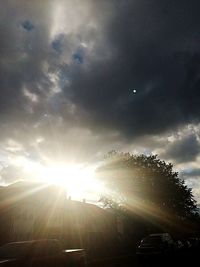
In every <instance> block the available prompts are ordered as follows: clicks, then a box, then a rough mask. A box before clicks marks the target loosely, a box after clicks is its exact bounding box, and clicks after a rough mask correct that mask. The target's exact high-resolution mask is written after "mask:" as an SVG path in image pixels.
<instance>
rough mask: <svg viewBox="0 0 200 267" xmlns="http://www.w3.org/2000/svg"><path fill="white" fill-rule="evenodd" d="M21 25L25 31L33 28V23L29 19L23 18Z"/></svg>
mask: <svg viewBox="0 0 200 267" xmlns="http://www.w3.org/2000/svg"><path fill="white" fill-rule="evenodd" d="M21 26H22V27H23V28H24V30H26V31H27V32H30V31H32V30H33V29H34V25H33V24H32V23H31V22H30V21H29V20H25V21H23V22H22V23H21Z"/></svg>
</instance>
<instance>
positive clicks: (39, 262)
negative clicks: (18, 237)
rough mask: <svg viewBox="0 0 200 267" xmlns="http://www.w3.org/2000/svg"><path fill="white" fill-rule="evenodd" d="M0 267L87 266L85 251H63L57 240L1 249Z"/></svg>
mask: <svg viewBox="0 0 200 267" xmlns="http://www.w3.org/2000/svg"><path fill="white" fill-rule="evenodd" d="M0 266H9V267H20V266H24V267H30V266H32V267H33V266H34V267H42V266H45V267H53V266H56V267H64V266H70V267H71V266H77V267H85V266H86V255H85V251H84V249H68V250H63V249H62V245H61V242H60V241H59V240H56V239H41V240H31V241H22V242H11V243H7V244H5V245H3V246H1V247H0Z"/></svg>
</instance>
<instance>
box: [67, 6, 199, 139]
mask: <svg viewBox="0 0 200 267" xmlns="http://www.w3.org/2000/svg"><path fill="white" fill-rule="evenodd" d="M95 3H96V2H95ZM103 3H104V2H103ZM109 3H112V4H111V5H110V8H111V9H112V17H111V19H110V21H109V23H108V24H107V25H106V27H105V28H104V29H103V31H104V32H103V34H104V45H103V47H99V49H97V51H96V54H100V55H101V54H102V55H103V52H105V50H108V51H109V52H110V57H108V58H106V59H105V60H100V59H99V60H96V59H95V58H94V59H91V60H90V62H89V64H90V68H88V69H87V70H85V69H81V68H80V69H79V70H78V71H75V72H70V75H71V81H72V84H71V94H72V100H73V102H74V103H76V104H77V105H78V106H81V107H82V108H83V109H84V110H86V111H87V112H88V113H89V115H88V116H89V121H90V123H91V125H93V126H92V127H94V128H95V127H96V126H98V128H99V127H107V128H110V127H111V128H114V129H117V130H119V131H121V132H122V133H123V134H127V135H129V136H130V137H135V136H138V135H145V134H155V133H159V132H162V131H165V130H167V129H170V128H172V127H176V126H177V125H180V124H185V123H188V122H192V121H199V115H200V109H199V104H198V99H199V97H200V93H199V92H200V91H199V85H200V77H199V66H200V57H199V48H198V44H199V40H200V32H199V27H200V17H199V13H198V10H199V1H190V2H188V1H109ZM99 5H100V4H99ZM101 8H102V9H103V7H101ZM102 58H103V56H102ZM135 88H136V89H137V93H136V94H133V89H135Z"/></svg>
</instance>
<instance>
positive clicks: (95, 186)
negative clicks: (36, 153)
mask: <svg viewBox="0 0 200 267" xmlns="http://www.w3.org/2000/svg"><path fill="white" fill-rule="evenodd" d="M12 163H13V165H15V166H17V167H18V168H20V169H21V170H22V173H23V175H22V178H24V179H26V180H27V179H28V180H29V181H37V182H42V183H48V184H55V185H58V186H61V187H62V188H64V189H65V190H66V193H67V196H68V197H69V196H70V197H72V199H77V200H81V199H83V198H85V199H86V200H87V199H91V200H92V199H95V198H96V199H97V197H98V196H99V195H101V194H102V193H103V192H104V185H103V183H101V182H100V181H99V180H98V179H97V178H96V177H95V169H96V167H95V166H84V165H83V164H75V163H70V164H67V163H55V162H51V161H48V162H46V163H45V164H44V165H43V164H41V163H39V162H37V161H32V160H30V159H27V158H25V157H18V158H15V159H12Z"/></svg>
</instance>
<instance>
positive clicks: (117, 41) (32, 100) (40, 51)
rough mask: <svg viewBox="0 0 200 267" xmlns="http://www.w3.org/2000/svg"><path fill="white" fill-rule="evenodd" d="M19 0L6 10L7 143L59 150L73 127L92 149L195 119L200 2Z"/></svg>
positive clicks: (2, 71) (0, 15) (1, 24)
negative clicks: (36, 141) (8, 141)
mask: <svg viewBox="0 0 200 267" xmlns="http://www.w3.org/2000/svg"><path fill="white" fill-rule="evenodd" d="M19 3H20V4H17V2H15V1H6V2H4V3H3V4H1V7H2V8H1V9H0V34H1V45H0V81H1V96H0V127H1V133H0V135H1V141H2V140H3V138H4V139H5V142H7V139H8V138H12V139H13V140H16V141H18V142H20V143H23V144H24V146H25V150H29V151H32V150H34V149H33V147H32V146H33V145H32V144H33V143H34V142H35V139H36V137H38V136H39V137H40V136H41V137H42V138H43V139H44V141H43V142H41V143H40V144H38V146H39V148H37V149H38V151H37V152H38V153H39V152H41V151H42V150H44V151H46V152H47V151H49V150H52V151H51V152H49V154H50V155H53V154H54V151H55V150H58V151H60V147H64V148H65V149H63V150H65V151H68V148H69V145H70V144H73V140H72V139H73V138H74V136H73V138H70V133H71V132H74V131H75V132H76V135H78V134H77V132H79V137H76V138H77V143H78V144H79V145H78V146H77V152H76V153H77V154H78V153H79V152H78V151H79V150H81V149H82V148H83V147H84V149H85V150H88V151H89V152H91V154H93V153H95V152H94V151H95V150H96V151H99V150H102V151H105V146H109V149H112V148H116V149H117V148H118V147H120V146H121V147H122V146H123V144H125V143H126V146H127V147H128V146H129V142H131V141H132V140H133V139H134V138H136V137H137V138H138V137H140V139H142V137H143V136H144V135H145V136H146V135H149V134H152V135H156V136H158V134H159V133H161V132H164V131H166V130H169V129H173V128H176V127H177V126H178V125H180V124H183V125H184V124H187V123H188V122H193V121H194V122H198V121H199V115H200V109H199V103H198V99H199V94H200V93H199V90H198V88H199V85H200V76H199V66H200V53H199V42H200V31H199V26H200V18H199V1H190V2H188V1H144V0H140V1H139V0H138V1H128V0H127V1H114V0H113V1H111V0H110V1H84V2H83V1H79V2H77V3H78V4H77V5H76V6H75V5H74V4H73V3H74V2H73V1H62V0H60V1H40V2H39V1H33V2H31V4H27V1H22V0H21V1H19ZM60 6H61V9H64V11H66V12H69V14H68V13H66V14H67V15H65V12H64V15H65V16H64V19H63V18H61V20H59V17H60V16H61V15H62V14H61V15H59V14H58V15H57V17H56V18H55V16H54V15H55V14H56V12H57V9H58V10H59V7H60ZM85 7H86V8H85ZM79 8H80V9H81V12H80V13H76V11H74V10H77V12H78V10H79ZM84 10H85V11H84ZM87 10H88V12H87ZM73 12H74V13H73ZM84 12H85V14H86V15H84V16H83V15H82V14H83V13H84ZM54 13H55V14H54ZM81 16H83V17H81ZM61 17H62V16H61ZM65 19H66V21H65ZM56 20H58V21H56ZM63 20H64V23H63ZM77 21H78V24H77ZM60 24H63V25H64V26H63V25H60ZM55 25H57V27H58V29H59V31H58V32H57V31H55V29H54V28H55ZM74 25H75V26H74ZM76 25H78V26H76ZM70 27H71V28H70ZM54 31H55V33H53V32H54ZM133 90H136V93H133ZM73 129H79V130H78V131H76V130H73ZM115 134H116V135H115ZM113 136H114V137H113ZM127 137H128V138H127ZM84 138H85V139H84ZM69 140H70V141H69ZM90 140H92V141H91V142H90ZM112 140H113V145H115V147H110V146H111V143H112V142H111V141H112ZM58 141H59V142H61V144H60V145H59V147H58V145H57V144H56V143H58ZM84 143H85V145H83V144H84ZM141 143H142V141H141ZM34 144H35V143H34ZM65 144H66V145H65ZM89 144H91V146H92V147H90V149H87V148H88V147H89ZM116 146H118V147H116ZM103 147H104V148H103ZM73 148H74V146H73V145H71V146H70V149H69V150H70V151H72V150H73ZM109 149H108V150H109ZM61 150H62V149H61ZM82 150H83V149H82ZM89 152H88V153H89ZM191 153H193V154H192V155H194V154H195V153H196V152H195V153H194V149H193V152H191ZM86 154H87V153H86ZM87 156H88V155H87ZM82 158H84V155H83V156H82ZM191 158H192V156H191ZM194 158H195V157H194Z"/></svg>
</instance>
